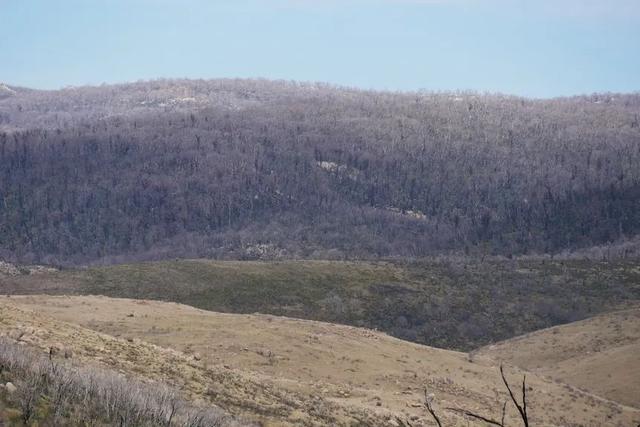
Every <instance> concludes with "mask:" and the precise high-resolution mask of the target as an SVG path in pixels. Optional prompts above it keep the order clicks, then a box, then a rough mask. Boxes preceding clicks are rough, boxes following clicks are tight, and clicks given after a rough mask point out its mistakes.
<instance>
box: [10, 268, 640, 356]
mask: <svg viewBox="0 0 640 427" xmlns="http://www.w3.org/2000/svg"><path fill="white" fill-rule="evenodd" d="M0 283H1V288H2V292H3V293H9V294H29V293H31V294H40V293H49V294H96V295H98V294H99V295H107V296H111V297H125V298H142V299H155V300H163V301H174V302H179V303H183V304H188V305H191V306H194V307H198V308H202V309H206V310H214V311H222V312H233V313H254V312H260V313H269V314H276V315H286V316H291V317H299V318H306V319H315V320H325V321H331V322H339V323H345V324H350V325H356V326H366V327H369V328H378V329H380V330H383V331H385V332H388V333H390V334H392V335H394V336H397V337H400V338H404V339H408V340H411V341H415V342H419V343H425V344H428V345H433V346H436V347H442V348H453V349H461V350H469V349H473V348H476V347H479V346H481V345H484V344H487V343H490V342H494V341H499V340H503V339H506V338H510V337H514V336H517V335H520V334H523V333H527V332H531V331H534V330H537V329H541V328H545V327H549V326H553V325H557V324H561V323H566V322H570V321H574V320H579V319H582V318H585V317H588V316H590V315H593V314H596V313H600V312H603V311H607V310H612V309H615V308H617V307H619V306H620V305H621V304H625V303H628V302H630V301H636V300H640V268H639V267H638V264H637V263H635V262H589V261H562V262H557V261H548V260H546V261H485V262H483V263H479V262H469V261H447V262H445V261H443V262H406V263H400V262H329V261H286V262H284V261H283V262H240V261H237V262H236V261H205V260H178V261H164V262H153V263H142V264H131V265H118V266H110V267H96V268H89V269H85V270H67V271H59V272H40V273H38V272H36V273H34V274H22V275H17V276H16V275H14V276H8V275H5V276H3V277H0Z"/></svg>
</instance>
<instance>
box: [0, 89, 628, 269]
mask: <svg viewBox="0 0 640 427" xmlns="http://www.w3.org/2000/svg"><path fill="white" fill-rule="evenodd" d="M639 114H640V96H639V95H613V94H607V95H593V96H588V97H587V96H585V97H575V98H566V99H554V100H527V99H521V98H515V97H508V96H500V95H479V94H474V93H440V94H429V93H399V94H397V93H385V92H367V91H357V90H351V89H345V88H336V87H330V86H327V85H319V84H296V83H286V82H270V81H252V80H213V81H189V80H169V81H167V80H161V81H154V82H141V83H134V84H128V85H118V86H101V87H80V88H68V89H63V90H60V91H32V90H25V89H20V90H15V94H13V95H12V96H10V97H7V98H5V99H2V100H0V256H4V257H5V258H9V259H17V260H21V261H24V262H35V261H38V262H48V263H66V264H73V263H84V262H88V261H91V260H96V259H103V260H108V261H113V260H115V259H129V260H132V259H159V258H167V257H172V256H180V257H187V256H188V257H215V258H224V257H226V258H236V259H237V258H265V259H266V258H291V257H303V258H310V257H313V258H342V257H349V258H362V257H366V258H371V257H379V256H424V255H428V254H434V253H442V252H451V251H454V252H459V253H461V252H465V253H469V254H479V255H485V254H503V255H512V254H522V253H531V252H538V253H540V252H549V253H555V252H559V251H562V250H571V249H574V248H582V247H588V246H592V245H603V244H605V245H606V244H607V243H609V242H611V241H614V240H617V239H621V238H625V237H630V236H634V235H636V234H638V232H639V231H640V120H639ZM115 257H119V258H115Z"/></svg>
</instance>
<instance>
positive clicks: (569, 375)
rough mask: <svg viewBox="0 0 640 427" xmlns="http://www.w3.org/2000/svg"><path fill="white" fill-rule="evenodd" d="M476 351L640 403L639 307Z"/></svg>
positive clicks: (613, 398) (637, 406) (572, 383)
mask: <svg viewBox="0 0 640 427" xmlns="http://www.w3.org/2000/svg"><path fill="white" fill-rule="evenodd" d="M477 354H478V356H481V357H483V356H485V357H490V358H492V359H494V360H503V361H505V362H506V363H509V364H513V365H516V366H519V367H521V368H523V369H527V370H529V371H532V372H536V373H538V374H541V375H545V376H548V377H551V378H554V379H558V380H560V381H562V382H564V383H567V384H571V385H573V386H576V387H580V388H581V389H583V390H588V391H591V392H593V393H596V394H598V395H600V396H603V397H606V398H608V399H612V400H615V401H616V402H621V403H623V404H625V405H630V406H634V407H636V408H640V308H634V309H628V310H623V311H616V312H612V313H606V314H602V315H600V316H596V317H593V318H589V319H586V320H583V321H580V322H575V323H570V324H568V325H562V326H557V327H554V328H551V329H545V330H541V331H537V332H534V333H531V334H528V335H525V336H522V337H517V338H513V339H510V340H507V341H504V342H501V343H498V344H495V345H491V346H488V347H484V348H482V349H480V350H479V351H478V352H477Z"/></svg>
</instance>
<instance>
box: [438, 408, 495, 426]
mask: <svg viewBox="0 0 640 427" xmlns="http://www.w3.org/2000/svg"><path fill="white" fill-rule="evenodd" d="M445 409H446V410H447V411H453V412H457V413H459V414H462V415H466V416H468V417H471V418H475V419H476V420H480V421H484V422H485V423H487V424H491V425H494V426H498V427H504V420H503V422H502V423H501V422H499V421H495V420H492V419H491V418H487V417H483V416H482V415H478V414H474V413H473V412H471V411H467V410H466V409H458V408H445Z"/></svg>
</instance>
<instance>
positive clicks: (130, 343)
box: [0, 296, 640, 426]
mask: <svg viewBox="0 0 640 427" xmlns="http://www.w3.org/2000/svg"><path fill="white" fill-rule="evenodd" d="M0 314H2V316H0V331H2V332H10V331H11V330H13V329H16V328H23V329H25V330H29V333H27V334H25V335H23V337H22V338H21V339H22V340H23V341H25V342H27V343H30V344H34V345H37V346H39V347H41V348H47V345H50V343H52V342H56V341H60V342H62V343H63V344H65V345H68V346H71V347H72V348H73V349H74V351H75V354H76V356H74V357H77V358H78V359H81V360H85V361H87V362H91V361H92V362H93V363H99V364H106V365H107V366H112V367H117V368H118V369H121V370H122V371H123V372H126V373H127V375H136V376H140V377H142V378H150V379H156V378H162V379H163V380H164V381H166V382H169V383H174V384H176V385H177V386H179V387H180V388H181V389H182V390H183V392H184V393H185V395H187V396H191V397H192V398H200V399H203V400H204V401H205V402H208V403H214V404H218V405H219V406H221V407H222V408H223V409H225V410H227V411H230V412H232V413H234V414H237V415H241V416H245V417H249V418H251V419H254V420H256V421H261V422H264V423H265V425H279V426H280V425H308V426H311V425H337V426H347V425H372V426H389V425H393V422H394V421H395V419H396V417H400V418H402V419H407V420H408V419H411V420H412V424H413V425H417V426H420V425H433V422H432V419H431V418H430V416H429V414H428V413H427V412H426V410H425V409H424V408H423V407H422V405H421V401H422V399H423V397H424V388H425V387H426V388H427V390H428V391H429V393H433V394H434V395H435V405H436V408H437V410H438V412H439V413H440V416H441V417H442V419H443V422H444V423H445V424H444V425H450V426H467V425H469V424H468V421H467V420H464V419H463V418H461V417H459V416H457V415H456V414H455V413H454V412H451V411H447V410H446V409H445V408H446V407H463V408H467V409H471V410H475V411H478V412H481V413H484V414H486V415H493V416H496V414H499V413H500V410H501V408H502V402H503V401H504V400H505V399H507V395H506V393H505V390H504V388H503V386H502V384H501V380H500V376H499V373H498V372H497V368H496V366H495V365H494V364H493V363H492V362H491V361H486V362H483V361H476V362H473V363H472V362H470V361H469V359H468V357H467V355H466V354H464V353H457V352H452V351H445V350H439V349H434V348H430V347H425V346H420V345H416V344H412V343H407V342H404V341H400V340H397V339H394V338H390V337H388V336H386V335H384V334H382V333H379V332H375V331H370V330H366V329H359V328H353V327H346V326H338V325H332V324H328V323H319V322H312V321H303V320H294V319H287V318H281V317H274V316H264V315H232V314H219V313H212V312H206V311H201V310H196V309H193V308H191V307H187V306H181V305H176V304H169V303H161V302H154V301H144V300H137V301H136V300H124V299H110V298H104V297H49V296H45V297H43V296H28V297H15V296H14V297H11V298H1V299H0ZM16 323H20V325H19V326H16ZM186 331H188V333H185V332H186ZM114 336H116V338H114ZM118 337H120V338H118ZM147 342H149V343H152V344H155V345H152V344H147ZM98 348H100V350H98ZM168 363H171V364H172V365H170V367H169V366H168V365H167V364H168ZM507 370H508V375H509V378H510V379H511V380H512V381H514V382H517V381H518V380H519V379H520V378H521V376H520V375H521V371H519V370H517V369H515V368H510V367H509V368H507ZM527 378H528V381H527V384H528V385H529V387H530V390H529V392H528V393H527V394H528V396H529V405H530V409H529V410H530V413H531V422H532V425H545V426H560V425H562V426H566V425H583V426H599V425H610V426H628V425H634V423H637V422H638V421H639V417H640V412H639V411H638V410H635V409H632V408H629V407H625V406H623V405H620V404H617V403H614V402H611V401H607V400H605V399H601V398H599V397H596V396H593V395H590V394H588V393H585V392H581V391H579V390H577V389H575V388H572V387H570V386H566V385H564V384H561V383H558V382H554V381H550V380H545V379H544V378H542V377H539V376H537V375H535V374H533V375H531V374H530V375H528V377H527ZM516 417H517V413H516V410H515V408H512V407H509V408H508V411H507V418H506V421H507V422H511V423H512V424H513V422H514V421H515V419H516Z"/></svg>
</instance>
